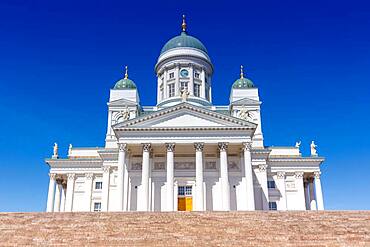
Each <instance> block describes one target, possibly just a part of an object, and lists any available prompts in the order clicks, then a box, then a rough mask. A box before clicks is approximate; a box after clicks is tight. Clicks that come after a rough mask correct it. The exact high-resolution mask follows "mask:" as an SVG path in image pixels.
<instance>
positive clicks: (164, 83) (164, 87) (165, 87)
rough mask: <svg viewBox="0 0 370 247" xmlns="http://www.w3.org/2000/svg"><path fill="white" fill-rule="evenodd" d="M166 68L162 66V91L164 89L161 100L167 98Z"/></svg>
mask: <svg viewBox="0 0 370 247" xmlns="http://www.w3.org/2000/svg"><path fill="white" fill-rule="evenodd" d="M167 70H168V69H167V68H166V67H164V68H163V78H164V80H163V91H164V94H163V98H162V100H164V99H167V98H168V88H167V85H168V84H167V81H168V72H167Z"/></svg>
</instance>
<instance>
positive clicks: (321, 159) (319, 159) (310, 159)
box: [268, 157, 325, 163]
mask: <svg viewBox="0 0 370 247" xmlns="http://www.w3.org/2000/svg"><path fill="white" fill-rule="evenodd" d="M324 160H325V158H324V157H286V158H282V157H278V158H277V157H276V158H275V157H269V158H268V161H271V162H320V163H322V162H324Z"/></svg>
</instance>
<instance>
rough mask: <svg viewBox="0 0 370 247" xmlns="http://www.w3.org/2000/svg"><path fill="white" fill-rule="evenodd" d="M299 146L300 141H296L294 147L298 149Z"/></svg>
mask: <svg viewBox="0 0 370 247" xmlns="http://www.w3.org/2000/svg"><path fill="white" fill-rule="evenodd" d="M300 146H301V141H297V142H296V143H295V147H296V148H298V149H299V147H300Z"/></svg>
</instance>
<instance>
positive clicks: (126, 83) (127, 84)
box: [113, 66, 136, 89]
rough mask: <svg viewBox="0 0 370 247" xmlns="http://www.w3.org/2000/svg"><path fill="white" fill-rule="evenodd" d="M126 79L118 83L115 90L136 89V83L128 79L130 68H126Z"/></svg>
mask: <svg viewBox="0 0 370 247" xmlns="http://www.w3.org/2000/svg"><path fill="white" fill-rule="evenodd" d="M125 70H126V71H125V77H124V78H123V79H121V80H119V81H117V82H116V85H114V88H113V89H136V85H135V83H134V82H133V81H132V80H130V79H128V67H127V66H125Z"/></svg>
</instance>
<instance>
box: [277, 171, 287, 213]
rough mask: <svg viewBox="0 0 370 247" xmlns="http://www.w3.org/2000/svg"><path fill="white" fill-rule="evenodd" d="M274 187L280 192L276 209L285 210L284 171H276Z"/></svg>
mask: <svg viewBox="0 0 370 247" xmlns="http://www.w3.org/2000/svg"><path fill="white" fill-rule="evenodd" d="M276 178H277V179H276V187H277V189H278V190H279V192H280V200H279V207H278V210H287V203H286V187H285V172H277V175H276Z"/></svg>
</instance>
